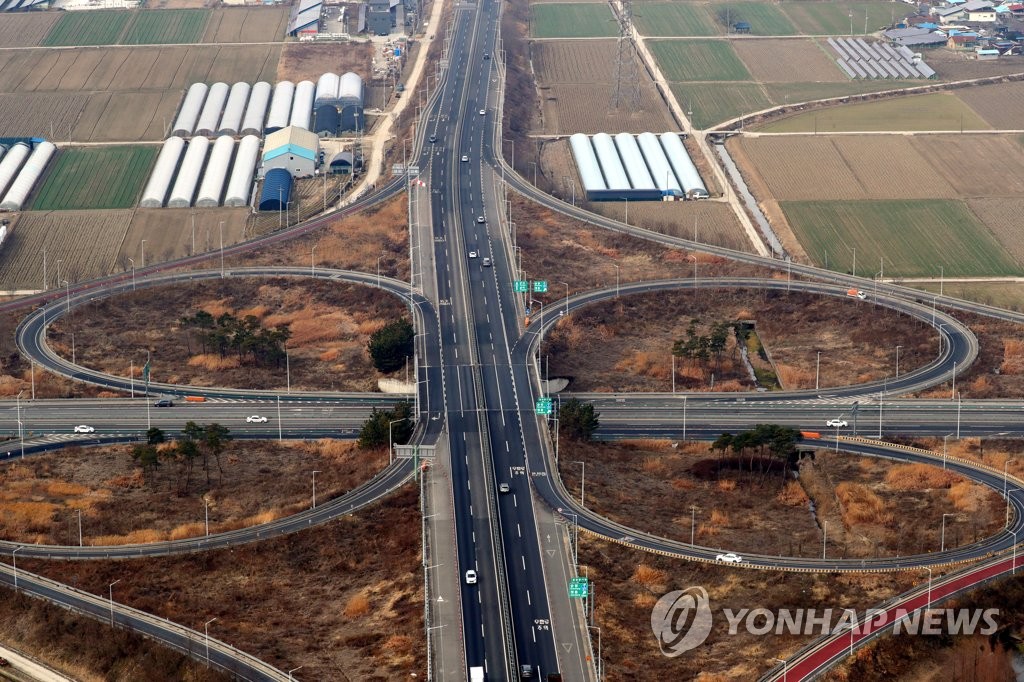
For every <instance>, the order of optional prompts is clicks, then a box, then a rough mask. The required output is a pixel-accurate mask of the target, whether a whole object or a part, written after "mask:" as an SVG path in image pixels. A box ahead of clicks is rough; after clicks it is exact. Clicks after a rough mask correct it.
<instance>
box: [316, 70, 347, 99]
mask: <svg viewBox="0 0 1024 682" xmlns="http://www.w3.org/2000/svg"><path fill="white" fill-rule="evenodd" d="M340 86H341V77H340V76H338V74H336V73H325V74H324V75H322V76H320V80H318V81H317V83H316V99H315V100H313V106H316V107H320V106H322V105H324V104H331V105H336V104H338V90H339V89H340Z"/></svg>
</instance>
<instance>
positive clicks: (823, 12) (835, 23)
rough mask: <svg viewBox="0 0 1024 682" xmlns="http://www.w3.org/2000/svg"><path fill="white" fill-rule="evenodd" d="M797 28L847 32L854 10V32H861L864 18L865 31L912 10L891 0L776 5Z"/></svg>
mask: <svg viewBox="0 0 1024 682" xmlns="http://www.w3.org/2000/svg"><path fill="white" fill-rule="evenodd" d="M779 7H780V9H781V10H782V11H783V12H784V13H785V14H786V16H787V17H788V18H789V20H790V21H791V22H792V23H793V25H794V26H795V27H796V29H797V32H799V33H807V34H810V35H844V36H845V35H850V25H851V19H850V15H851V13H852V14H853V20H852V25H853V35H864V18H865V16H866V17H867V20H868V21H867V26H868V30H867V32H868V33H873V32H875V31H876V30H878V27H879V26H883V25H884V26H890V25H891V24H892V23H893V20H894V19H895V20H897V21H898V20H899V19H901V18H903V17H904V16H906V15H907V14H908V13H910V12H912V11H913V10H912V9H911V8H907V7H903V6H902V5H899V4H893V3H891V2H847V1H844V0H839V1H838V2H798V3H786V4H781V5H779Z"/></svg>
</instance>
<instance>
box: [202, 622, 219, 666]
mask: <svg viewBox="0 0 1024 682" xmlns="http://www.w3.org/2000/svg"><path fill="white" fill-rule="evenodd" d="M215 620H217V619H216V618H211V619H210V620H208V621H206V623H204V624H203V629H204V630H205V632H206V665H210V623H212V622H213V621H215Z"/></svg>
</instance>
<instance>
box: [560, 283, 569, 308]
mask: <svg viewBox="0 0 1024 682" xmlns="http://www.w3.org/2000/svg"><path fill="white" fill-rule="evenodd" d="M559 284H562V285H564V286H565V314H566V315H568V314H569V285H568V284H567V283H565V282H559Z"/></svg>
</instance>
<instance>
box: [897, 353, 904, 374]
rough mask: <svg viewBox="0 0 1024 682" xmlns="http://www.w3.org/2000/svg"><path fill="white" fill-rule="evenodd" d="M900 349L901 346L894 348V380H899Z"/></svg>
mask: <svg viewBox="0 0 1024 682" xmlns="http://www.w3.org/2000/svg"><path fill="white" fill-rule="evenodd" d="M900 348H903V346H896V378H897V379H899V378H900Z"/></svg>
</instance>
